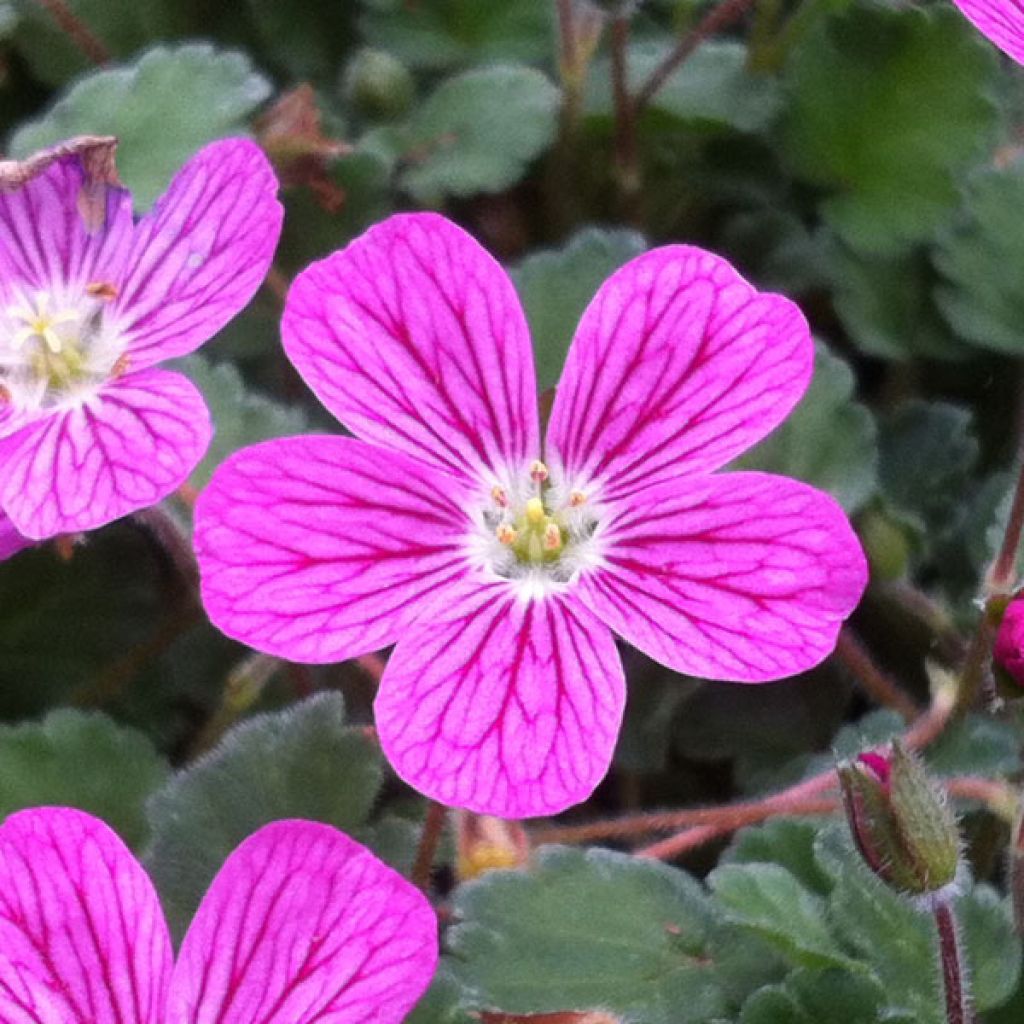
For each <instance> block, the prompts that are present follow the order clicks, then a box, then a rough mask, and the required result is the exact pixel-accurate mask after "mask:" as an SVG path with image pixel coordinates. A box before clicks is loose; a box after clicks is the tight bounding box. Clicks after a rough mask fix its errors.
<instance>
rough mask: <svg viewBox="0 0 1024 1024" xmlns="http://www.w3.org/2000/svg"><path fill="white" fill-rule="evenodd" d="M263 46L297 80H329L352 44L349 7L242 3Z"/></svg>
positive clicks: (261, 0)
mask: <svg viewBox="0 0 1024 1024" xmlns="http://www.w3.org/2000/svg"><path fill="white" fill-rule="evenodd" d="M245 6H246V8H247V9H248V11H249V14H250V16H251V18H252V23H253V26H254V27H255V29H256V32H257V34H258V35H259V37H260V39H261V41H262V42H263V45H264V47H265V48H266V50H267V51H269V53H270V55H271V56H272V57H273V58H274V60H275V62H277V63H279V64H281V65H282V66H283V67H285V68H287V69H288V71H289V72H290V73H291V74H292V75H293V76H294V77H296V78H319V79H329V77H330V75H331V73H332V72H333V71H334V70H335V69H336V68H337V66H338V64H339V62H340V59H341V56H342V55H343V54H344V53H345V51H346V49H347V48H348V47H349V46H351V45H352V41H353V40H354V39H355V38H356V35H355V16H354V14H353V11H352V8H353V6H354V5H352V4H345V3H341V4H313V3H284V4H283V3H281V2H280V0H245Z"/></svg>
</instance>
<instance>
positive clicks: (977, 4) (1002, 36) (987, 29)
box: [953, 0, 1024, 64]
mask: <svg viewBox="0 0 1024 1024" xmlns="http://www.w3.org/2000/svg"><path fill="white" fill-rule="evenodd" d="M953 2H954V3H955V4H956V5H957V7H959V8H960V12H961V13H962V14H963V15H964V17H965V18H967V20H968V21H969V22H970V23H971V24H972V25H973V26H974V27H975V28H976V29H977V30H978V31H979V32H980V33H981V34H982V35H983V36H985V37H986V38H987V39H988V40H989V42H992V43H995V45H996V46H998V47H999V49H1000V50H1002V51H1003V53H1005V54H1007V56H1010V57H1012V58H1013V59H1014V60H1015V61H1016V62H1017V63H1018V64H1024V8H1022V7H1021V6H1020V4H1018V3H1016V2H1015V0H953Z"/></svg>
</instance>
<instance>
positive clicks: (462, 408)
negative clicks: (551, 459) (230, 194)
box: [281, 213, 539, 474]
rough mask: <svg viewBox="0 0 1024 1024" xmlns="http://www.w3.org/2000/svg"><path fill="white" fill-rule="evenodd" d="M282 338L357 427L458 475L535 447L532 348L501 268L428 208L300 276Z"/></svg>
mask: <svg viewBox="0 0 1024 1024" xmlns="http://www.w3.org/2000/svg"><path fill="white" fill-rule="evenodd" d="M281 332H282V337H283V339H284V346H285V350H286V351H287V353H288V356H289V358H290V359H291V361H292V362H293V363H294V364H295V366H296V367H297V369H298V371H299V373H301V374H302V376H303V378H304V379H305V381H306V383H307V384H309V386H310V387H311V388H312V389H313V391H314V392H315V393H316V395H317V397H318V398H319V399H320V400H321V401H322V402H323V403H324V405H326V406H327V408H328V409H329V410H330V411H331V412H332V413H334V415H335V416H337V417H338V419H340V420H341V422H342V423H344V424H345V426H347V427H348V428H349V429H350V430H351V431H352V432H353V433H354V434H356V435H357V436H359V437H361V438H364V439H365V440H367V441H372V442H376V443H378V444H381V445H385V446H387V447H391V448H397V449H399V450H401V451H404V452H408V453H409V454H411V455H416V456H418V457H419V458H421V459H424V460H426V461H427V462H431V463H433V464H435V465H438V466H441V467H443V468H445V469H448V470H451V471H453V472H457V473H460V474H467V473H470V474H475V473H476V471H477V470H478V469H479V468H480V467H489V468H491V469H499V468H501V467H505V466H508V465H516V466H518V465H519V464H521V463H522V462H523V461H524V460H529V459H533V458H536V457H537V455H538V454H539V445H538V420H537V398H536V383H535V378H534V371H533V350H532V348H531V346H530V337H529V332H528V330H527V326H526V319H525V317H524V315H523V311H522V307H521V306H520V304H519V300H518V298H517V297H516V293H515V289H514V288H513V287H512V283H511V281H510V280H509V278H508V275H506V273H505V272H504V271H503V270H502V269H501V267H500V266H498V264H497V263H496V262H495V261H494V259H493V258H492V257H491V256H490V255H488V254H487V253H486V252H485V251H484V250H483V249H482V248H481V247H480V246H479V245H478V244H477V243H476V242H475V241H474V240H473V239H472V238H470V236H469V235H467V234H466V233H465V232H464V231H463V230H462V229H461V228H458V227H456V226H455V225H454V224H452V223H451V222H450V221H448V220H445V219H444V218H443V217H439V216H437V215H435V214H429V213H420V214H406V215H401V216H396V217H391V218H390V219H388V220H386V221H384V222H383V223H382V224H378V225H377V226H376V227H374V228H371V229H370V230H369V231H367V232H366V234H364V235H363V236H362V237H360V238H358V239H356V240H355V241H354V242H352V243H351V244H350V245H349V246H348V247H347V248H345V249H343V250H342V251H340V252H337V253H334V255H332V256H329V257H328V258H327V259H325V260H322V261H321V262H319V263H314V264H313V265H312V266H310V267H309V268H308V269H306V270H305V271H303V272H302V273H301V274H300V275H299V276H298V277H297V278H296V280H295V283H294V284H293V285H292V289H291V291H290V293H289V295H288V302H287V305H286V307H285V312H284V319H283V321H282V324H281Z"/></svg>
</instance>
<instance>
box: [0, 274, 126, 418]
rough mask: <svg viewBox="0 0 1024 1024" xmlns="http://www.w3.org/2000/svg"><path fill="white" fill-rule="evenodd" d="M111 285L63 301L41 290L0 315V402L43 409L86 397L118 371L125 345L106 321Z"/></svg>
mask: <svg viewBox="0 0 1024 1024" xmlns="http://www.w3.org/2000/svg"><path fill="white" fill-rule="evenodd" d="M114 295H116V291H115V290H114V289H113V288H112V286H111V285H108V284H105V283H97V284H90V285H87V286H86V288H85V292H84V294H82V295H79V296H76V297H72V298H68V297H66V296H65V297H60V298H58V297H57V296H55V295H54V294H53V293H51V292H46V291H37V292H35V293H33V294H32V295H23V296H21V297H20V298H17V299H16V301H14V302H13V303H11V305H9V306H8V307H7V308H6V309H3V310H2V311H0V401H9V402H13V403H14V404H15V405H17V406H18V407H19V408H20V409H29V410H38V409H45V408H49V407H52V406H55V405H58V404H60V403H61V402H62V401H66V400H68V399H74V398H81V397H84V396H85V395H87V394H89V393H91V392H92V391H94V390H95V388H96V387H97V386H98V385H99V383H101V382H102V381H103V380H105V379H106V378H107V377H109V376H110V375H111V373H112V372H116V371H117V370H118V367H119V359H120V356H121V350H122V348H123V345H122V344H121V343H120V341H119V339H118V338H117V337H116V335H115V333H114V332H113V331H112V330H110V329H109V328H108V327H107V326H106V325H105V323H104V304H105V303H106V302H107V301H108V300H109V299H110V298H112V297H113V296H114Z"/></svg>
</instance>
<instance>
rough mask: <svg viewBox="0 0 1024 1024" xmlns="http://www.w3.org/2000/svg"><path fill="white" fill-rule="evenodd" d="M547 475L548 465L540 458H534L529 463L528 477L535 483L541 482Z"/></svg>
mask: <svg viewBox="0 0 1024 1024" xmlns="http://www.w3.org/2000/svg"><path fill="white" fill-rule="evenodd" d="M549 476H550V474H549V473H548V467H547V466H545V465H544V463H543V462H541V461H540V459H534V460H533V462H531V463H530V477H531V478H532V479H533V481H534V482H535V483H538V484H542V483H544V481H545V480H547V478H548V477H549Z"/></svg>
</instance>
